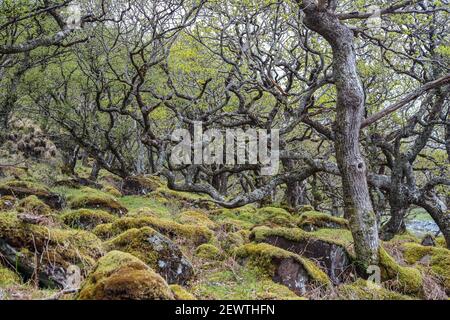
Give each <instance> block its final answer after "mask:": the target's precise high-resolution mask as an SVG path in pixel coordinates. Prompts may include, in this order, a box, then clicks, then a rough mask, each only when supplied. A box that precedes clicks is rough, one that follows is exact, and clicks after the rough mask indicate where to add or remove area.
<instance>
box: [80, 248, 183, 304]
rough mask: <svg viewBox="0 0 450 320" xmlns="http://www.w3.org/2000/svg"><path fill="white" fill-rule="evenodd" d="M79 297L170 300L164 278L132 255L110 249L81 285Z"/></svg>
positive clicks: (83, 298) (171, 297)
mask: <svg viewBox="0 0 450 320" xmlns="http://www.w3.org/2000/svg"><path fill="white" fill-rule="evenodd" d="M77 299H78V300H173V299H174V296H173V294H172V291H171V290H170V288H169V286H168V285H167V283H166V282H165V281H164V279H163V278H162V277H161V276H160V275H158V274H157V273H155V272H154V271H153V270H152V269H151V268H150V267H148V266H147V265H146V264H145V263H144V262H142V261H141V260H139V259H138V258H136V257H135V256H133V255H131V254H129V253H125V252H120V251H111V252H109V253H108V254H106V255H105V256H104V257H102V258H101V259H100V260H99V261H98V263H97V265H96V267H95V269H94V271H93V272H92V273H91V274H90V275H89V276H88V278H87V279H86V280H85V281H84V283H83V284H82V286H81V289H80V292H79V294H78V296H77Z"/></svg>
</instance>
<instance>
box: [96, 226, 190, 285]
mask: <svg viewBox="0 0 450 320" xmlns="http://www.w3.org/2000/svg"><path fill="white" fill-rule="evenodd" d="M105 246H106V248H107V249H108V250H120V251H124V252H128V253H131V254H132V255H134V256H136V257H138V258H139V259H141V260H142V261H143V262H145V263H146V264H147V265H149V266H150V267H151V268H153V269H154V270H155V271H156V272H158V273H159V274H160V275H161V276H162V277H163V278H164V279H166V281H167V282H168V283H171V284H172V283H178V284H184V283H186V281H188V280H189V279H190V278H191V277H192V275H193V274H194V271H193V268H192V265H191V263H190V262H189V260H188V259H187V258H186V257H185V256H184V255H183V253H182V252H181V250H180V248H179V247H178V246H177V245H176V244H175V243H173V242H172V241H171V240H170V239H169V238H167V237H165V236H163V235H162V234H161V233H159V232H157V231H155V230H153V229H152V228H149V227H144V228H141V229H130V230H127V231H125V232H124V233H122V234H120V235H118V236H117V237H115V238H113V239H111V240H110V241H108V242H106V243H105Z"/></svg>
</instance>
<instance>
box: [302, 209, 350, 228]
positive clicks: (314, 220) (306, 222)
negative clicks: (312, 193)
mask: <svg viewBox="0 0 450 320" xmlns="http://www.w3.org/2000/svg"><path fill="white" fill-rule="evenodd" d="M297 225H298V226H299V227H300V228H302V229H303V230H306V231H315V230H317V229H321V228H327V229H348V221H347V220H345V219H343V218H338V217H333V216H331V215H328V214H325V213H321V212H317V211H306V212H304V213H303V214H302V215H301V216H300V218H299V219H298V223H297Z"/></svg>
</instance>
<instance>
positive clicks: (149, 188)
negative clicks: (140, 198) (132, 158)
mask: <svg viewBox="0 0 450 320" xmlns="http://www.w3.org/2000/svg"><path fill="white" fill-rule="evenodd" d="M162 186H163V183H162V181H161V180H160V179H159V178H158V177H156V176H133V177H127V178H125V179H123V181H122V187H121V190H122V193H123V194H124V195H128V196H129V195H146V194H149V193H150V192H153V191H155V190H156V189H158V188H160V187H162Z"/></svg>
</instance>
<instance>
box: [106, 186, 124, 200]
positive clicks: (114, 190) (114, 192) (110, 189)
mask: <svg viewBox="0 0 450 320" xmlns="http://www.w3.org/2000/svg"><path fill="white" fill-rule="evenodd" d="M102 191H103V192H106V193H109V194H110V195H112V196H113V197H116V198H120V197H122V196H123V194H122V192H120V191H119V189H117V188H116V187H114V186H112V185H107V186H104V187H103V189H102Z"/></svg>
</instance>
